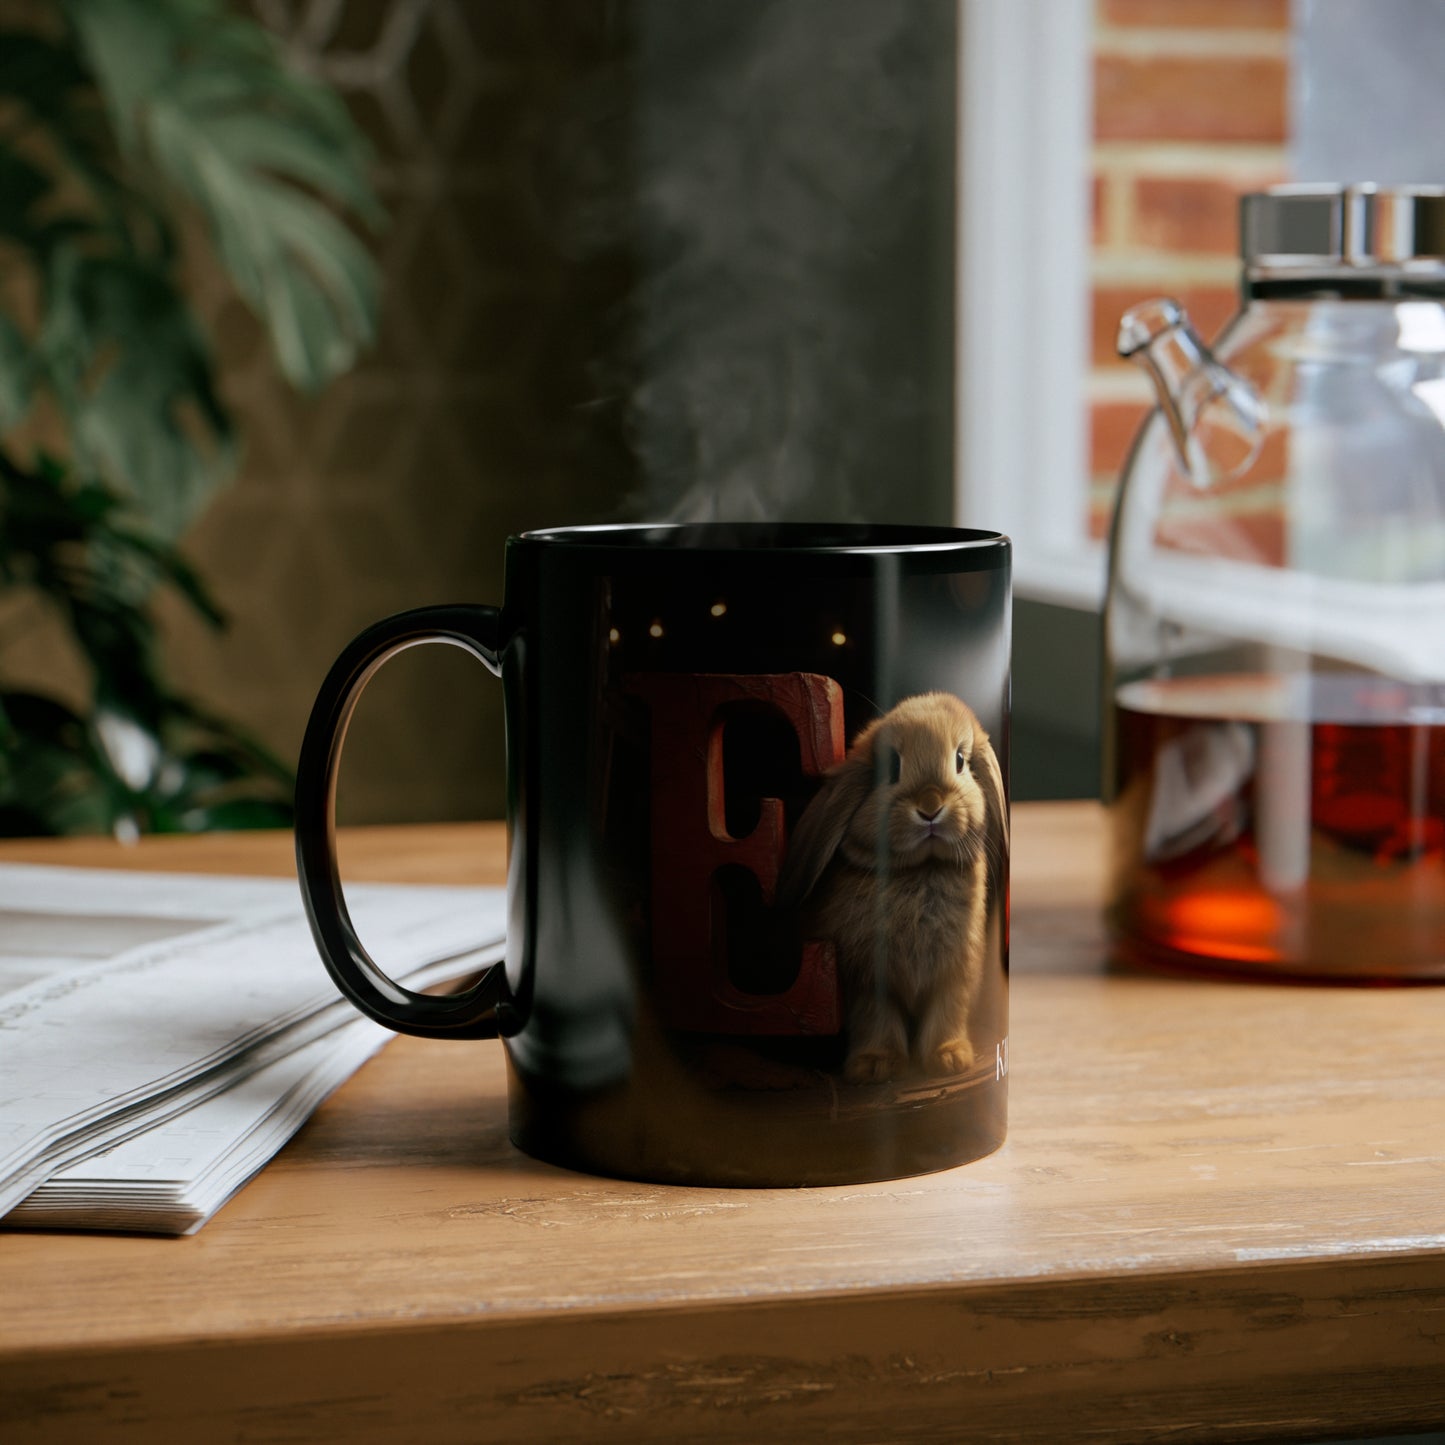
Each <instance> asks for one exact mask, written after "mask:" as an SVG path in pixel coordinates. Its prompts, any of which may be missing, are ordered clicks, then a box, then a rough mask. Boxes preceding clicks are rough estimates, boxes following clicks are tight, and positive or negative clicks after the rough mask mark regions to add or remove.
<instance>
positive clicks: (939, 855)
mask: <svg viewBox="0 0 1445 1445" xmlns="http://www.w3.org/2000/svg"><path fill="white" fill-rule="evenodd" d="M1007 847H1008V810H1007V802H1006V799H1005V793H1004V786H1003V777H1002V774H1001V772H1000V769H999V764H998V759H997V758H996V757H995V755H994V751H993V748H992V747H991V746H990V744H989V740H988V735H987V733H985V732H984V730H983V728H982V727H981V726H980V725H979V721H978V719H977V718H976V717H975V716H974V714H973V712H972V710H971V709H970V708H969V707H968V706H967V705H966V704H965V703H963V702H962V701H960V700H959V699H958V698H956V697H954V696H952V694H950V693H944V692H931V693H925V694H923V695H921V696H918V697H910V698H907V699H905V700H904V701H903V702H900V703H899V704H898V706H897V707H895V708H893V709H892V711H890V712H888V713H887V714H885V715H884V716H883V717H881V718H879V719H877V720H876V721H875V722H872V723H870V724H869V725H868V726H867V727H865V728H864V729H863V730H862V732H860V733H859V734H858V736H857V737H856V738H855V739H854V740H853V745H852V747H851V748H850V749H849V750H848V754H847V756H846V757H845V758H844V760H843V761H842V762H841V763H839V764H838V765H837V766H836V767H834V768H833V769H832V770H831V771H830V772H829V773H828V774H827V776H826V777H825V779H824V782H823V785H822V787H821V788H820V789H819V791H818V793H817V794H816V795H815V796H814V798H813V799H812V801H811V802H810V803H809V804H808V806H807V808H806V809H805V810H804V812H803V815H802V817H801V818H800V819H799V820H798V824H797V827H796V829H795V830H794V832H793V836H792V838H791V839H790V840H789V844H788V851H787V855H786V857H785V859H784V863H783V872H782V877H781V879H780V881H779V888H778V899H779V902H780V903H781V904H782V905H783V906H784V907H787V908H793V909H796V910H798V911H799V915H800V922H801V924H802V927H803V931H804V935H805V936H806V937H816V938H822V939H829V940H831V941H832V942H833V945H834V947H835V948H836V950H837V957H838V971H839V980H840V984H841V987H842V993H843V1004H844V1008H845V1011H846V1022H847V1058H846V1061H845V1064H844V1077H845V1078H846V1079H847V1081H848V1082H849V1083H854V1084H867V1083H882V1082H884V1081H886V1080H888V1079H892V1078H895V1077H897V1076H898V1075H899V1074H901V1073H904V1072H905V1071H906V1070H908V1068H909V1066H910V1064H912V1066H913V1067H914V1068H916V1069H917V1070H918V1071H920V1072H922V1073H923V1074H926V1075H940V1074H959V1073H964V1072H966V1071H967V1070H968V1069H969V1067H970V1066H971V1065H972V1063H973V1061H974V1047H973V1044H972V1043H971V1042H970V1040H969V1035H968V1025H969V1010H970V1005H971V1003H972V1001H973V999H974V997H975V995H976V994H977V992H978V988H979V983H980V980H981V978H982V976H983V971H984V956H985V952H986V949H987V943H988V912H989V905H990V899H989V896H988V892H989V876H990V866H989V865H990V858H991V856H992V857H994V858H1000V857H1002V856H1003V854H1004V852H1005V851H1006V850H1007Z"/></svg>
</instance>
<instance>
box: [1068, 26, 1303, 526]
mask: <svg viewBox="0 0 1445 1445" xmlns="http://www.w3.org/2000/svg"><path fill="white" fill-rule="evenodd" d="M1095 5H1096V9H1095V20H1094V25H1095V31H1094V36H1095V45H1094V151H1093V168H1094V218H1093V231H1094V234H1093V241H1094V245H1093V256H1092V285H1093V327H1092V343H1091V345H1092V358H1091V366H1090V372H1089V381H1088V393H1087V394H1088V401H1089V412H1090V417H1089V420H1090V428H1089V430H1090V448H1089V450H1090V477H1091V482H1090V497H1089V503H1090V505H1089V526H1090V531H1091V533H1092V534H1093V535H1094V536H1102V535H1103V534H1104V533H1105V532H1106V531H1107V528H1108V523H1109V513H1110V508H1111V507H1112V504H1113V496H1114V488H1115V485H1116V484H1117V481H1118V475H1119V468H1120V467H1121V466H1122V464H1123V461H1124V457H1125V455H1126V454H1127V452H1128V448H1129V443H1130V441H1131V440H1132V438H1133V436H1134V432H1135V430H1136V428H1137V427H1138V425H1139V422H1140V420H1141V419H1142V417H1143V416H1144V414H1145V412H1146V411H1147V410H1148V408H1149V404H1150V392H1149V388H1148V385H1147V383H1146V381H1145V379H1144V377H1143V375H1142V373H1140V372H1139V371H1138V369H1137V368H1135V367H1133V366H1131V365H1129V364H1127V363H1125V362H1121V361H1119V359H1118V358H1117V356H1116V355H1115V352H1114V336H1115V333H1116V331H1117V329H1118V323H1119V317H1120V316H1121V315H1122V313H1123V312H1124V311H1125V310H1126V309H1127V308H1128V307H1129V306H1130V305H1132V304H1133V303H1134V302H1135V301H1139V300H1143V299H1144V298H1146V297H1149V296H1155V295H1159V294H1169V295H1173V296H1176V297H1177V298H1178V299H1179V300H1180V301H1182V302H1183V303H1184V305H1185V306H1186V307H1187V308H1188V309H1189V311H1190V313H1191V315H1192V316H1193V318H1194V320H1195V324H1196V326H1197V327H1198V329H1199V330H1200V332H1201V333H1202V334H1203V335H1204V336H1206V337H1209V336H1213V335H1214V334H1215V333H1216V332H1217V331H1218V330H1219V328H1220V326H1221V325H1222V324H1223V322H1224V321H1226V320H1227V319H1228V318H1229V317H1230V316H1231V315H1232V314H1233V313H1234V311H1235V309H1236V295H1237V285H1238V271H1239V267H1238V260H1237V245H1238V239H1237V222H1236V207H1237V204H1238V198H1239V196H1240V195H1241V194H1242V193H1243V192H1245V191H1251V190H1258V189H1260V188H1261V187H1263V186H1269V185H1274V184H1277V183H1278V182H1280V181H1283V180H1286V179H1287V178H1288V177H1287V175H1286V154H1285V141H1286V137H1287V126H1288V112H1289V106H1288V98H1289V3H1288V0H1095Z"/></svg>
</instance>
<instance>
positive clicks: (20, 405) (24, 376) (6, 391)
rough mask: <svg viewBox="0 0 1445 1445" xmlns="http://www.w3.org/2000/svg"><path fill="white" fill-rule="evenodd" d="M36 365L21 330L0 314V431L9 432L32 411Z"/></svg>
mask: <svg viewBox="0 0 1445 1445" xmlns="http://www.w3.org/2000/svg"><path fill="white" fill-rule="evenodd" d="M34 382H35V365H34V362H33V361H32V360H31V356H30V348H29V347H28V346H27V345H26V344H25V338H24V337H23V336H22V335H21V334H20V328H19V327H18V326H16V325H15V323H14V322H13V321H11V320H10V318H9V317H8V316H6V315H4V314H3V313H0V432H5V431H9V430H10V428H11V427H13V426H19V424H20V423H21V422H22V421H23V420H24V419H25V413H26V412H28V411H29V410H30V392H31V388H32V387H33V385H34Z"/></svg>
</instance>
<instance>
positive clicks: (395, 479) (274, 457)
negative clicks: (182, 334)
mask: <svg viewBox="0 0 1445 1445" xmlns="http://www.w3.org/2000/svg"><path fill="white" fill-rule="evenodd" d="M254 9H255V11H256V13H257V14H258V15H259V17H260V18H261V19H262V20H263V21H264V22H265V23H266V24H268V25H269V26H270V27H271V28H272V29H274V30H275V31H276V32H277V33H278V34H279V35H281V36H282V37H283V38H284V40H285V42H286V44H287V46H288V47H289V48H290V50H291V51H292V53H293V55H294V56H295V57H296V58H297V59H298V60H299V61H300V62H301V63H303V64H304V65H306V66H309V67H311V68H313V69H314V70H316V71H317V72H319V73H320V74H322V75H323V76H325V77H326V78H327V79H329V80H330V81H331V82H332V83H333V84H335V85H336V86H337V87H338V88H339V89H340V90H341V92H342V93H343V94H344V95H345V96H346V98H347V100H348V102H349V103H350V105H351V106H352V108H353V110H354V113H355V115H356V116H357V118H358V119H359V121H360V122H361V123H362V125H363V126H364V128H365V129H366V131H367V133H368V134H369V135H370V137H371V139H372V142H373V144H374V146H375V148H376V153H377V161H378V169H377V177H378V184H379V189H380V192H381V195H382V199H383V201H384V202H385V204H386V206H387V208H388V211H389V212H390V216H391V221H390V224H389V226H388V227H387V228H386V229H385V231H384V233H383V234H381V235H380V236H378V237H377V238H376V240H375V248H376V253H377V255H378V258H379V261H380V265H381V270H382V274H383V278H384V307H383V324H382V334H381V337H380V343H379V345H378V347H377V349H376V351H375V353H374V354H373V355H372V356H371V357H370V358H369V359H368V360H367V361H366V363H365V364H364V365H363V366H362V367H360V368H359V369H358V370H357V371H356V372H355V373H353V374H352V375H350V376H348V377H347V378H345V379H344V380H343V381H341V382H340V383H338V384H337V385H335V386H334V387H332V388H331V389H330V390H328V391H327V392H325V393H324V394H323V395H321V396H320V397H318V398H310V399H308V398H303V397H299V396H297V395H295V394H293V393H291V392H290V391H288V390H287V388H286V387H285V386H284V384H283V383H282V382H280V381H279V380H278V379H277V377H276V374H275V371H274V368H273V367H272V366H271V364H270V361H269V358H268V356H267V354H266V346H265V342H264V338H263V337H262V336H261V334H260V333H259V331H258V329H257V327H256V326H255V324H254V322H252V321H251V319H250V317H249V316H248V314H247V313H246V311H245V310H244V308H243V307H242V306H240V305H239V303H236V302H234V301H232V300H230V299H228V297H227V293H226V290H225V288H224V286H223V285H222V284H221V283H220V282H219V280H218V278H216V277H215V276H213V275H210V274H200V275H198V276H197V286H198V289H199V292H200V295H201V297H202V310H203V313H204V314H205V315H206V318H207V320H208V323H209V325H210V327H211V330H212V333H213V336H214V339H215V344H216V347H217V350H218V354H219V356H220V358H221V363H222V371H223V380H224V387H225V391H226V394H227V396H228V398H229V399H230V401H231V403H232V405H233V406H234V408H235V411H236V413H237V416H238V419H239V420H240V422H241V424H242V430H243V434H244V435H245V437H246V443H247V455H246V459H245V463H244V466H243V468H242V471H241V475H240V477H239V479H238V481H237V482H236V484H235V485H234V486H233V487H232V488H231V489H230V490H229V491H228V492H227V493H226V494H224V495H223V496H222V497H220V498H219V499H218V500H217V502H216V503H215V504H214V506H213V507H212V508H211V510H210V511H209V512H208V513H207V514H206V515H205V516H204V517H203V519H202V520H201V522H200V523H199V524H198V526H197V527H196V529H195V531H194V532H193V533H192V534H191V535H190V537H189V538H188V539H187V546H188V549H189V551H190V553H191V555H192V556H193V558H194V559H195V561H196V563H197V565H198V566H199V568H200V570H201V572H202V575H203V576H205V577H206V578H208V579H209V580H210V582H211V584H212V586H213V588H214V590H215V591H216V593H217V595H218V597H219V598H220V600H221V602H222V605H223V606H225V607H226V608H227V610H228V611H229V612H230V614H231V617H232V624H231V626H230V628H229V630H228V631H227V633H226V634H225V635H224V636H223V637H221V638H220V640H219V641H217V640H216V638H215V637H214V636H213V634H211V633H210V632H209V631H207V630H205V629H204V628H202V627H201V626H199V625H198V624H195V623H193V622H192V621H191V620H190V619H189V618H187V617H185V616H183V615H182V614H181V611H180V609H179V608H170V609H168V610H167V612H166V615H165V620H166V623H167V630H168V634H169V637H170V656H171V658H172V660H173V666H174V668H175V670H176V672H177V674H178V678H179V680H180V681H181V682H182V683H184V684H186V685H187V686H189V687H190V688H192V689H193V690H195V691H196V692H197V693H199V694H200V695H201V696H203V697H204V698H206V699H207V700H208V701H210V702H212V703H213V704H214V705H216V706H218V707H220V708H223V709H225V710H226V711H227V712H228V713H229V714H230V715H232V716H234V717H236V718H237V719H238V720H241V721H243V722H245V723H246V724H249V725H250V726H251V727H252V728H253V729H255V730H256V731H257V732H258V733H259V734H261V735H262V736H263V737H264V738H265V739H267V740H268V741H269V742H270V743H271V744H272V746H274V747H275V748H276V749H277V750H278V751H280V752H281V753H282V754H283V755H285V756H287V757H291V758H294V756H295V752H296V749H297V747H298V745H299V741H300V735H301V730H302V728H303V726H304V722H305V716H306V711H307V708H308V707H309V704H310V700H311V697H312V695H313V694H314V692H315V688H316V686H317V684H318V683H319V681H320V679H321V677H322V675H323V673H324V671H325V669H326V667H327V666H328V665H329V663H330V662H331V660H332V658H333V657H334V656H335V655H336V653H337V652H338V651H339V649H340V648H341V647H342V646H343V645H344V643H345V642H346V641H347V640H348V639H349V638H350V637H351V636H352V635H353V634H354V633H356V632H357V631H358V630H360V628H361V627H363V626H364V625H365V624H366V623H367V622H369V621H371V620H373V619H375V618H377V617H380V616H382V615H384V614H386V613H389V612H393V611H396V610H398V609H401V608H405V607H412V606H419V605H423V604H427V603H432V602H443V601H492V602H497V601H500V598H501V557H502V543H503V540H504V538H505V537H506V536H507V535H508V534H509V533H511V532H515V531H519V530H524V529H526V528H528V527H532V526H539V525H546V524H557V523H562V522H574V521H592V520H597V519H599V518H602V517H605V516H607V515H610V514H614V513H615V512H616V511H617V510H618V508H619V507H620V506H621V504H622V501H623V499H624V497H625V495H626V493H627V490H628V486H629V481H628V470H627V466H628V464H627V461H626V456H625V453H624V451H623V449H622V448H621V447H620V445H617V444H616V443H615V442H614V440H613V438H614V436H615V431H616V429H615V427H613V426H612V425H611V423H610V422H609V419H608V407H607V403H606V401H605V399H603V398H599V396H598V394H597V380H596V377H595V376H594V375H593V374H592V366H591V362H590V360H589V358H590V357H591V356H593V355H595V354H596V352H597V350H598V349H599V346H600V344H601V342H600V340H599V334H598V333H599V328H602V327H604V326H605V325H606V324H608V323H607V318H608V316H609V315H610V314H611V313H610V310H609V308H611V307H615V301H616V298H617V296H618V295H619V294H620V293H621V291H622V290H624V289H625V286H626V281H627V275H626V262H625V259H620V258H619V256H618V255H616V254H615V253H609V251H608V249H607V247H606V246H605V245H597V244H594V243H593V242H592V240H591V239H590V238H589V239H588V241H587V244H586V245H585V246H582V247H579V246H578V245H576V244H569V242H568V241H567V240H566V239H565V238H567V237H569V236H570V237H574V238H575V237H576V236H577V235H578V226H579V223H578V220H577V217H576V216H575V215H574V214H573V212H574V210H575V208H577V207H578V206H581V205H584V204H591V203H592V202H593V200H594V199H595V197H596V196H597V195H600V194H604V193H605V192H606V190H607V187H608V186H609V185H611V184H613V182H614V180H615V177H614V176H611V175H608V174H598V175H592V176H590V177H586V178H584V179H585V180H586V184H585V185H579V184H577V183H576V182H575V179H574V181H572V182H569V184H568V185H566V186H562V185H554V184H552V177H553V176H555V175H558V174H560V173H561V166H560V164H559V161H558V151H557V147H558V146H559V145H562V144H564V143H565V141H566V140H567V138H568V136H569V135H571V134H573V133H574V132H575V130H576V128H577V127H578V126H579V125H581V124H583V123H584V122H585V121H587V120H597V119H598V118H597V117H595V116H594V117H588V116H587V112H586V107H587V106H588V105H589V103H591V102H592V100H593V99H594V98H595V97H596V96H597V95H598V94H605V93H608V91H607V90H606V87H605V85H602V83H603V82H605V81H606V80H607V78H608V76H609V74H610V73H611V71H612V70H613V69H614V68H615V66H616V65H617V64H618V63H619V59H618V57H619V55H620V53H621V48H622V46H623V44H624V42H625V33H624V27H623V26H622V25H621V24H620V22H619V21H618V18H617V16H616V14H615V13H614V11H613V8H612V7H610V6H609V5H607V4H596V5H592V4H588V5H585V6H578V5H568V4H565V3H564V4H561V5H558V4H550V3H545V0H544V3H522V4H515V3H505V0H504V3H490V0H489V3H485V4H483V3H471V0H348V3H342V0H293V3H287V0H254ZM559 12H560V13H559ZM562 22H565V23H562ZM599 86H602V88H601V89H599ZM602 119H605V117H604V118H602ZM606 153H607V154H608V155H609V156H611V157H613V160H614V162H615V164H618V165H621V164H622V163H623V162H624V161H625V148H617V147H609V148H608V149H607V152H606ZM346 757H347V767H346V769H345V770H344V775H343V781H342V796H341V800H340V811H341V816H342V820H343V821H355V822H360V821H380V820H387V821H405V820H408V819H416V820H420V819H442V818H462V817H479V816H498V815H500V814H501V812H502V811H503V806H504V796H503V787H502V772H501V757H502V734H501V708H500V689H498V688H497V686H496V684H495V682H494V681H493V680H492V679H491V678H490V676H488V675H487V674H486V673H485V671H484V670H483V669H482V668H480V667H479V666H477V665H476V664H475V663H474V662H472V661H471V660H470V659H469V658H467V657H466V656H465V655H464V654H462V653H461V652H459V651H457V650H455V649H452V648H426V649H420V650H418V651H413V652H409V653H407V654H405V655H403V656H402V657H400V658H398V659H396V660H395V661H394V662H393V663H392V664H390V665H389V666H388V668H386V669H384V670H383V672H382V673H381V674H380V675H379V677H378V678H377V680H376V681H375V682H374V683H373V685H372V687H371V688H370V689H369V690H368V694H367V697H366V699H365V701H364V702H363V704H362V706H361V709H360V710H359V713H358V717H357V721H356V723H355V725H354V727H353V730H352V734H351V736H350V738H349V740H348V746H347V754H346Z"/></svg>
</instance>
